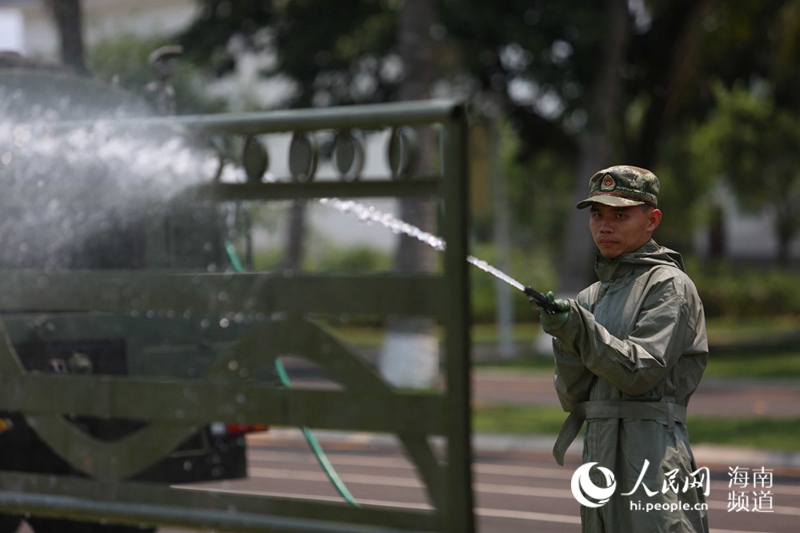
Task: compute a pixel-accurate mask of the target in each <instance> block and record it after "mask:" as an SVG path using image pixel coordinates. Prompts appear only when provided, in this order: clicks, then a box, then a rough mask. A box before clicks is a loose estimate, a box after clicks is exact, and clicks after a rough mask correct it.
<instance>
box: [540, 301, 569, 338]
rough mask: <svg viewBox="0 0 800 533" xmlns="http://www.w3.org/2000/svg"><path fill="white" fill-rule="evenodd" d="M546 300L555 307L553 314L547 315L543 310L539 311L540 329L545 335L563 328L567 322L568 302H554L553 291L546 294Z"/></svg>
mask: <svg viewBox="0 0 800 533" xmlns="http://www.w3.org/2000/svg"><path fill="white" fill-rule="evenodd" d="M547 299H548V300H550V301H551V302H553V303H554V304H555V306H556V312H555V313H548V312H547V311H545V310H544V309H542V311H541V321H542V329H543V330H544V331H545V333H550V332H551V331H556V330H558V329H561V328H563V327H564V325H565V324H566V323H567V320H569V301H568V300H560V299H559V300H556V297H555V295H554V294H553V291H550V292H548V293H547Z"/></svg>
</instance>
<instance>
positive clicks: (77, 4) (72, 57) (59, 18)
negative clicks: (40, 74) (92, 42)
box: [45, 0, 89, 75]
mask: <svg viewBox="0 0 800 533" xmlns="http://www.w3.org/2000/svg"><path fill="white" fill-rule="evenodd" d="M45 4H46V5H47V9H48V10H49V11H50V14H51V15H52V16H53V20H54V21H55V23H56V26H57V27H58V35H59V39H60V44H61V61H62V62H63V63H64V64H65V65H67V66H68V67H70V68H72V69H73V70H74V71H75V72H76V73H78V74H81V75H87V74H89V69H88V67H87V66H86V57H85V54H84V49H83V10H82V6H81V0H45Z"/></svg>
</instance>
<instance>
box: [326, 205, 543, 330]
mask: <svg viewBox="0 0 800 533" xmlns="http://www.w3.org/2000/svg"><path fill="white" fill-rule="evenodd" d="M319 202H320V203H321V204H322V205H327V206H329V207H333V208H334V209H337V210H338V211H341V212H342V213H344V214H347V215H353V216H355V217H357V218H358V220H360V221H361V222H377V223H378V224H380V225H382V226H384V227H386V228H389V229H390V230H392V232H393V233H396V234H400V233H402V234H405V235H408V236H409V237H413V238H415V239H417V240H419V241H421V242H424V243H425V244H427V245H428V246H430V247H432V248H433V249H434V250H438V251H440V252H443V251H444V250H445V249H446V248H447V243H446V242H445V240H444V239H442V238H441V237H439V236H437V235H434V234H432V233H428V232H427V231H424V230H422V229H420V228H418V227H417V226H414V225H413V224H409V223H408V222H404V221H402V220H400V219H398V218H395V217H394V216H392V215H390V214H389V213H383V212H382V211H379V210H378V209H376V208H375V207H374V206H366V205H364V204H362V203H359V202H355V201H353V200H340V199H339V198H322V199H320V201H319ZM467 262H469V263H471V264H473V265H475V266H476V267H478V268H480V269H481V270H483V271H484V272H488V273H489V274H491V275H493V276H494V277H496V278H497V279H500V280H502V281H504V282H506V283H508V284H509V285H511V286H512V287H514V288H515V289H518V290H520V291H522V292H524V293H525V294H526V295H527V296H528V301H529V302H530V303H531V304H532V305H533V304H535V305H536V307H539V308H541V309H543V310H544V311H545V312H547V313H550V314H552V313H555V312H556V306H555V303H554V302H553V301H552V300H550V299H549V298H548V297H547V296H545V295H544V294H542V293H540V292H538V291H536V290H534V289H532V288H531V287H528V286H525V285H523V284H522V283H520V282H519V281H517V280H515V279H514V278H512V277H511V276H509V275H508V274H506V273H505V272H503V271H501V270H498V269H497V268H495V267H493V266H492V265H490V264H489V263H487V262H486V261H483V260H482V259H478V258H477V257H475V256H473V255H469V256H467Z"/></svg>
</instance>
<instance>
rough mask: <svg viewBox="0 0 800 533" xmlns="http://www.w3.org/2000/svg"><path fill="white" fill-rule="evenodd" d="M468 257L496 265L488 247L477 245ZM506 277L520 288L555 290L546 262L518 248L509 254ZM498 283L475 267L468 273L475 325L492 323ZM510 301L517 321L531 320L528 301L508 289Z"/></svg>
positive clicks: (493, 255) (552, 271) (493, 253)
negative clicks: (528, 318) (512, 279)
mask: <svg viewBox="0 0 800 533" xmlns="http://www.w3.org/2000/svg"><path fill="white" fill-rule="evenodd" d="M472 255H474V256H475V257H477V258H479V259H482V260H484V261H486V262H488V263H489V264H492V265H494V266H496V265H497V263H496V257H497V256H496V250H495V248H494V246H492V245H488V244H477V245H475V246H474V247H473V250H472ZM506 274H508V275H510V276H511V277H512V278H514V279H516V280H517V281H519V282H520V283H522V284H523V285H530V286H532V287H534V288H536V289H537V290H539V291H540V292H547V291H548V290H552V289H553V288H554V287H555V279H556V274H555V272H554V269H553V265H552V263H551V262H550V258H549V257H546V256H544V257H543V256H541V255H538V254H535V253H533V252H532V251H530V250H525V249H521V248H517V249H514V250H513V251H512V253H511V268H510V269H509V272H506ZM497 283H498V280H497V278H495V277H494V276H492V275H491V274H488V273H486V272H484V271H482V270H480V269H479V268H477V267H473V268H471V269H470V290H471V291H472V294H471V296H472V313H473V319H474V320H475V321H476V322H493V321H494V320H495V310H496V308H497V302H496V299H495V298H496V286H497ZM512 297H513V298H514V316H515V317H517V318H518V319H520V318H524V317H530V316H531V308H530V304H528V297H527V296H525V295H524V294H523V293H522V292H520V291H517V289H513V288H512Z"/></svg>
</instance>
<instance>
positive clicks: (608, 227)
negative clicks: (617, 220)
mask: <svg viewBox="0 0 800 533" xmlns="http://www.w3.org/2000/svg"><path fill="white" fill-rule="evenodd" d="M599 231H600V233H611V232H612V231H614V226H613V225H612V224H611V221H610V220H607V219H605V218H601V219H600V228H599Z"/></svg>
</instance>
